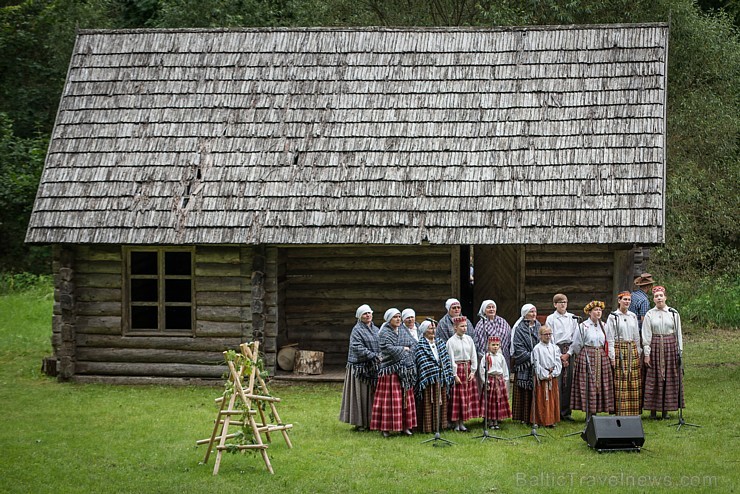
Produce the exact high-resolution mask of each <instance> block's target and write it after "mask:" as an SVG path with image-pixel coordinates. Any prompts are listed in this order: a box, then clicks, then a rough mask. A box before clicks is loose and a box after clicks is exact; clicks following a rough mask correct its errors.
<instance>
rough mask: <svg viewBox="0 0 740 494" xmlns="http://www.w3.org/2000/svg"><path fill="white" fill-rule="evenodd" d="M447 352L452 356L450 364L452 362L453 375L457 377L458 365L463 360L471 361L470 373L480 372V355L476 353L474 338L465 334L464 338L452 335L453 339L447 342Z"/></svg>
mask: <svg viewBox="0 0 740 494" xmlns="http://www.w3.org/2000/svg"><path fill="white" fill-rule="evenodd" d="M447 352H448V353H449V354H450V362H452V373H453V374H455V375H457V363H456V362H462V361H463V360H470V372H475V371H477V370H478V354H477V353H476V351H475V342H473V338H471V337H470V336H468V335H466V334H464V335H462V337H460V336H458V335H456V334H455V335H452V338H450V339H449V340H447Z"/></svg>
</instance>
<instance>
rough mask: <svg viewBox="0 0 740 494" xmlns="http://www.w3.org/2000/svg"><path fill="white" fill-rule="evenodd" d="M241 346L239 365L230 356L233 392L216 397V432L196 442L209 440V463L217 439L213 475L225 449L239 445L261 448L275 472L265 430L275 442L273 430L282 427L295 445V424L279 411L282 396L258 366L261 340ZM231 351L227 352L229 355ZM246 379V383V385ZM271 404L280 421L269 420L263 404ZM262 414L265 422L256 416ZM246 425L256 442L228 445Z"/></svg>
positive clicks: (241, 448)
mask: <svg viewBox="0 0 740 494" xmlns="http://www.w3.org/2000/svg"><path fill="white" fill-rule="evenodd" d="M239 348H240V349H241V355H242V356H243V357H244V358H243V359H240V360H241V363H240V364H239V366H238V368H237V366H236V365H235V363H234V362H233V361H231V360H229V359H228V358H226V363H227V364H228V366H229V378H228V382H229V383H231V386H230V387H231V388H232V390H231V396H230V397H228V395H227V393H224V396H221V397H219V398H216V403H221V408H220V409H219V411H218V415H217V416H216V421H215V424H214V426H213V432H212V433H211V437H210V438H209V439H201V440H199V441H197V442H196V444H206V443H208V451H206V456H205V458H204V459H203V463H208V457H209V456H210V455H211V451H212V450H213V446H214V444H215V443H216V442H218V444H217V445H216V451H217V453H216V464H215V465H214V466H213V475H217V474H218V469H219V466H220V465H221V457H222V456H223V453H224V451H229V450H233V449H238V450H240V451H244V450H247V449H258V450H259V451H260V453H261V454H262V459H263V460H265V465H266V466H267V469H268V470H269V471H270V473H272V474H274V473H275V472H274V471H273V469H272V465H271V464H270V459H269V458H268V456H267V446H268V445H267V444H265V443H264V442H263V441H262V434H263V433H264V434H265V439H266V440H267V442H271V439H270V432H276V431H280V432H282V434H283V438H284V439H285V442H286V443H287V445H288V447H289V448H292V447H293V445H292V444H291V442H290V437H288V429H292V428H293V424H283V422H282V420H280V415H278V411H277V407H276V406H275V404H276V403H279V402H280V398H275V397H273V396H270V392H269V390H268V389H267V384H265V381H264V380H263V379H262V376H260V371H259V368H258V364H257V362H258V360H259V351H258V350H259V342H258V341H254V342H252V343H242V344H241V345H240V346H239ZM227 354H228V352H224V357H226V356H227ZM245 380H246V387H245ZM255 386H257V394H255ZM264 404H267V405H268V406H269V407H270V412H271V415H272V417H273V418H274V419H275V421H276V422H277V424H269V423H268V422H267V419H266V418H265V411H264V410H263V405H264ZM258 414H259V416H260V420H261V423H258V422H257V421H256V420H255V417H256V416H257V415H258ZM231 426H234V427H239V428H240V431H239V432H233V433H230V432H229V427H231ZM246 427H250V428H251V429H252V438H253V443H252V444H232V445H227V444H226V440H227V439H232V438H234V437H237V436H240V435H241V430H243V429H244V428H246Z"/></svg>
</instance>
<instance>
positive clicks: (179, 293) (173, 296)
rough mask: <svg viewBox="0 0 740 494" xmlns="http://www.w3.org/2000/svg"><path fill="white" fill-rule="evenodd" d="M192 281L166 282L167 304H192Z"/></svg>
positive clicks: (165, 298)
mask: <svg viewBox="0 0 740 494" xmlns="http://www.w3.org/2000/svg"><path fill="white" fill-rule="evenodd" d="M190 295H191V294H190V280H165V282H164V300H165V302H190Z"/></svg>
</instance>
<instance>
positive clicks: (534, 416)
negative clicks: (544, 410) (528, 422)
mask: <svg viewBox="0 0 740 494" xmlns="http://www.w3.org/2000/svg"><path fill="white" fill-rule="evenodd" d="M527 331H528V332H529V343H530V345H531V346H532V348H531V350H530V364H529V365H531V366H532V406H531V407H530V410H529V414H530V415H529V416H530V417H531V418H532V430H531V431H529V434H522V435H521V436H514V437H512V438H511V439H519V438H520V437H527V436H532V437H534V438H535V439H537V442H538V443H542V441H540V438H541V437H545V436H543V435H542V434H538V433H537V428H538V427H539V426H538V425H537V414H536V413H535V410H537V389H536V388H537V372H536V371H535V369H534V365H532V363H531V361H532V357H531V354H532V351H533V350H534V343H533V341H532V331H531V330H530V329H529V328H527Z"/></svg>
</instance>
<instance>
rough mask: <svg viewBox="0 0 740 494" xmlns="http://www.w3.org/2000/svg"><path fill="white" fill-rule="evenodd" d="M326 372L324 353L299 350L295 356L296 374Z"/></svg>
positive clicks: (294, 371)
mask: <svg viewBox="0 0 740 494" xmlns="http://www.w3.org/2000/svg"><path fill="white" fill-rule="evenodd" d="M323 371H324V352H316V351H312V350H298V351H297V352H296V355H295V365H294V367H293V373H294V374H321V373H322V372H323Z"/></svg>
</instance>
